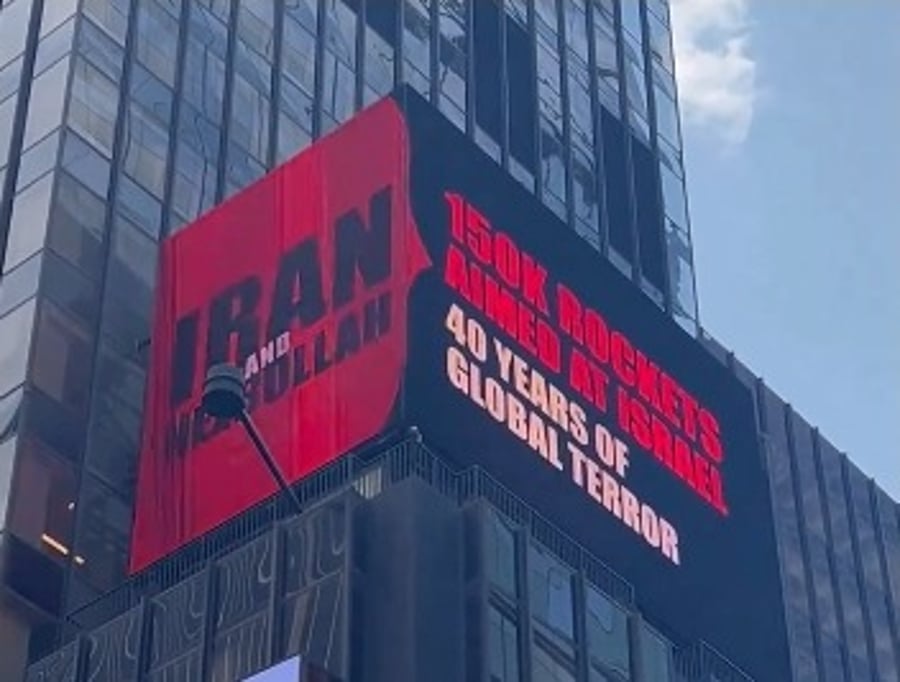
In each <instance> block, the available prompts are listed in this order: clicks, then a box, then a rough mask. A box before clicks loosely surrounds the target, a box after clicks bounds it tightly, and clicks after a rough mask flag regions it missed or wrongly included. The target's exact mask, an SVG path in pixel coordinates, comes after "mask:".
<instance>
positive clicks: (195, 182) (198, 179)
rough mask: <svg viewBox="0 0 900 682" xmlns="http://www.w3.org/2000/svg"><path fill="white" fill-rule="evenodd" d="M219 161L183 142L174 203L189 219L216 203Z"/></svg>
mask: <svg viewBox="0 0 900 682" xmlns="http://www.w3.org/2000/svg"><path fill="white" fill-rule="evenodd" d="M215 193H216V165H215V160H214V158H213V159H205V158H204V157H203V156H201V155H200V154H198V153H197V152H195V151H194V150H193V149H192V148H191V147H190V146H188V145H187V144H184V143H183V142H179V143H178V148H177V151H176V152H175V179H174V182H173V185H172V205H173V206H174V208H175V210H176V211H178V212H179V213H180V214H181V215H182V216H184V217H185V218H187V219H188V220H193V219H194V218H196V217H197V216H198V215H200V214H201V213H203V212H204V211H206V210H207V209H208V208H210V207H211V206H212V205H213V203H214V202H215Z"/></svg>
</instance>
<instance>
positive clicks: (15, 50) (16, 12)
mask: <svg viewBox="0 0 900 682" xmlns="http://www.w3.org/2000/svg"><path fill="white" fill-rule="evenodd" d="M32 5H34V3H33V2H32V1H31V0H18V2H14V3H12V4H11V5H9V4H7V5H6V6H5V7H3V10H2V11H0V66H3V65H5V64H6V63H7V62H8V61H10V60H11V59H12V58H13V57H15V56H17V55H19V54H20V53H21V52H22V50H24V49H25V38H26V37H27V36H28V20H29V18H30V17H31V7H32Z"/></svg>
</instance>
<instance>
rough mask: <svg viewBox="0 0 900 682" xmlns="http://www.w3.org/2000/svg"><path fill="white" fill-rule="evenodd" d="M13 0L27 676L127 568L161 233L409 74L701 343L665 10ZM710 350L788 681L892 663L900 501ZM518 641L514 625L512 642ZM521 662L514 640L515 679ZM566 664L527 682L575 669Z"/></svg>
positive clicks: (5, 403)
mask: <svg viewBox="0 0 900 682" xmlns="http://www.w3.org/2000/svg"><path fill="white" fill-rule="evenodd" d="M0 4H2V9H0V254H2V258H0V262H2V267H0V509H5V510H6V511H5V516H4V517H3V518H4V522H3V525H2V526H0V533H2V542H3V559H2V566H3V573H2V575H3V583H4V591H3V594H4V596H3V600H2V604H3V606H2V611H0V623H2V628H0V631H2V632H3V633H4V641H6V642H9V644H8V645H7V644H4V645H3V646H4V650H7V649H8V650H9V651H10V652H11V653H10V655H8V656H4V661H5V663H6V665H8V666H9V668H10V669H15V666H17V665H18V666H19V667H20V668H21V666H22V665H24V662H25V660H26V658H27V657H28V652H29V650H30V652H31V658H32V659H34V658H39V657H41V656H42V655H43V654H45V653H47V652H48V651H50V650H51V649H52V648H54V647H55V646H56V645H57V644H58V643H59V642H60V641H61V640H60V637H61V636H62V637H66V636H69V635H71V634H72V633H71V632H67V631H66V628H65V627H63V622H64V616H65V615H66V614H71V613H75V612H80V610H81V609H83V607H84V606H85V605H86V604H90V603H93V602H95V600H97V599H98V598H99V597H101V595H103V594H104V593H106V592H108V591H109V590H112V589H114V588H116V587H117V586H118V585H119V584H120V583H121V582H122V581H123V579H124V575H125V564H126V555H127V549H128V544H129V533H130V527H131V518H132V508H133V504H134V486H135V468H136V464H135V460H136V453H137V444H138V438H139V432H140V427H141V414H142V408H143V390H144V388H143V387H144V381H145V374H146V366H147V340H148V338H149V335H150V332H149V327H150V310H151V300H152V295H153V290H154V279H155V273H156V266H155V264H156V259H157V253H158V244H159V241H160V239H161V238H164V237H165V236H166V235H168V234H171V233H172V232H175V231H177V230H178V229H180V228H181V227H182V226H184V225H186V224H188V223H190V222H192V221H193V220H194V219H195V218H197V217H198V216H199V215H200V214H202V213H204V212H205V211H206V210H208V209H209V208H211V207H212V206H214V205H216V204H218V203H220V202H221V201H223V200H224V199H225V198H227V197H229V196H231V195H232V194H234V193H235V192H237V191H238V190H240V189H242V188H243V187H245V186H247V185H248V184H250V183H251V182H253V181H254V180H256V179H258V178H259V177H261V176H262V175H264V174H265V173H266V172H267V171H268V170H271V169H272V168H274V167H275V166H277V165H278V164H280V163H281V162H282V161H284V160H286V159H287V158H289V157H291V156H293V155H294V154H295V153H296V152H297V151H299V150H301V149H303V148H304V147H306V146H307V145H309V144H310V142H311V141H313V140H315V139H317V138H319V137H321V136H322V135H325V134H327V133H328V132H330V131H332V130H333V129H335V128H336V127H337V126H339V125H341V124H342V123H344V122H345V121H347V120H348V119H349V118H351V117H352V116H353V115H354V114H355V112H357V111H359V110H360V109H361V108H363V107H365V106H367V105H368V104H371V103H372V102H374V101H375V100H376V99H378V98H380V97H381V96H383V95H385V94H387V93H388V92H390V91H391V90H392V88H393V87H394V86H395V84H396V83H399V82H404V83H409V84H410V85H412V86H413V87H414V88H415V89H416V90H418V91H419V92H420V93H422V95H423V96H425V97H426V98H427V99H428V100H429V101H430V102H431V103H432V104H433V105H434V106H435V107H436V108H438V109H439V110H440V111H441V112H442V113H443V114H444V115H445V116H446V117H447V118H448V119H449V120H450V121H452V122H453V123H454V125H456V126H457V127H458V128H460V129H461V130H463V131H464V132H465V133H466V135H467V136H468V137H469V138H470V139H471V140H473V142H474V143H475V144H477V145H478V146H479V147H480V148H481V149H482V150H483V151H484V152H485V153H486V154H488V155H489V156H491V157H492V158H493V159H494V160H495V161H496V162H497V163H498V164H500V165H501V166H502V167H503V168H504V169H505V170H507V171H508V172H509V173H510V175H512V176H513V177H515V178H516V179H517V180H518V181H519V182H520V183H521V184H522V185H524V186H525V187H526V188H527V189H528V190H529V191H531V192H533V193H534V194H535V195H536V196H538V197H539V198H540V199H541V200H542V201H543V202H544V204H546V205H547V206H548V207H549V208H550V209H551V210H552V211H553V212H554V213H555V214H556V215H557V216H558V217H559V219H560V220H562V221H563V222H565V223H566V224H568V225H569V226H570V227H571V228H572V229H573V230H575V231H576V232H577V233H578V234H579V235H580V236H581V237H582V238H583V239H584V241H585V243H586V244H588V245H589V246H590V248H594V249H596V251H597V252H598V258H599V257H605V258H607V259H608V260H610V261H611V262H612V263H613V264H614V265H615V266H616V267H617V268H618V269H619V270H620V271H621V272H623V273H624V274H625V275H626V276H627V277H629V278H631V279H632V281H633V282H634V283H635V285H636V287H638V288H640V290H641V291H643V292H644V294H645V295H646V296H648V297H649V298H650V299H651V300H653V301H654V302H655V303H656V304H657V305H658V306H659V307H660V308H662V309H664V310H665V311H666V312H667V313H669V314H670V315H672V317H673V318H674V319H675V320H676V321H678V323H679V324H680V325H681V326H682V327H683V328H684V329H686V330H687V331H688V332H689V333H691V334H695V333H697V312H696V300H695V295H694V277H693V266H692V255H691V243H690V226H689V220H688V215H687V206H686V199H685V193H684V179H683V178H684V173H683V167H682V162H681V148H680V144H681V143H680V132H679V124H678V114H677V105H676V96H675V85H674V63H673V58H672V48H671V37H670V29H669V25H670V24H669V17H668V7H667V4H666V3H665V2H663V1H662V0H647V1H646V2H637V0H635V1H627V0H623V1H622V2H621V3H619V2H615V1H614V0H600V1H595V2H586V1H585V0H561V1H559V2H554V1H553V0H534V1H529V0H505V2H502V3H499V2H464V1H462V0H406V1H404V2H396V3H395V2H390V3H389V2H375V1H374V0H369V1H368V2H365V0H357V1H355V2H343V1H342V0H276V1H274V2H273V1H272V0H255V1H254V0H190V1H188V0H12V1H10V0H4V2H2V3H0ZM701 338H702V337H701ZM704 340H705V342H706V343H707V344H708V345H709V346H710V348H711V350H712V352H713V353H714V354H715V355H717V356H719V357H721V358H723V361H726V360H727V361H728V362H729V363H730V365H731V366H732V367H733V369H734V371H735V372H736V373H737V374H738V376H739V377H740V378H741V379H742V380H743V381H744V382H745V383H746V384H748V385H749V386H751V389H752V390H753V391H754V395H755V396H756V397H757V403H758V410H757V417H758V427H759V431H760V438H761V439H762V442H763V444H764V445H765V452H766V455H767V465H768V467H769V473H770V479H771V484H772V496H773V505H774V510H775V518H776V528H777V535H778V543H779V552H780V554H779V558H780V561H781V565H782V573H783V575H782V579H783V583H784V586H785V587H784V591H785V595H786V605H785V609H786V618H787V621H788V628H789V633H790V637H791V655H792V665H793V668H794V674H795V677H796V679H798V680H807V679H810V680H817V679H828V680H832V679H833V680H842V679H847V680H857V679H866V680H870V679H871V680H892V679H897V675H898V672H897V666H898V659H900V644H898V632H900V556H898V555H900V531H898V509H897V504H896V502H894V501H892V500H890V498H888V497H887V495H885V494H884V492H883V491H881V490H879V489H878V488H877V486H876V485H875V484H874V483H872V482H871V481H869V480H867V479H866V478H865V477H864V476H863V475H862V474H861V473H860V472H859V471H858V469H856V468H855V467H854V466H853V465H852V464H850V463H849V462H848V461H847V460H846V457H844V456H843V455H840V454H839V453H837V452H836V451H835V450H834V448H832V447H831V446H830V445H829V444H828V443H827V441H825V440H824V439H823V438H821V437H820V436H819V434H818V432H817V431H814V430H812V429H811V428H810V427H809V425H808V424H806V423H805V422H804V421H803V420H802V418H800V417H799V416H798V415H796V414H795V413H793V411H791V410H790V409H789V408H788V407H786V406H785V405H784V404H783V403H782V402H781V400H780V399H779V398H778V397H777V396H775V395H774V394H773V393H772V392H771V391H770V390H769V389H767V388H766V387H765V386H764V385H762V384H761V383H760V382H759V381H758V380H757V379H755V378H754V377H753V376H752V375H751V374H750V373H749V372H748V371H747V370H746V369H745V368H743V367H742V366H741V365H740V363H738V362H737V361H736V360H734V359H733V358H731V359H728V356H727V354H726V353H724V352H722V351H721V349H719V348H718V347H717V346H716V344H715V342H713V341H711V340H706V339H704ZM520 523H521V522H520ZM517 532H520V531H517ZM523 542H524V541H523ZM520 544H521V543H520ZM517 551H520V550H517ZM521 551H523V552H524V550H521ZM522 561H523V562H524V561H525V560H524V559H523V560H522ZM526 565H527V564H526V563H520V564H519V570H520V571H525V572H527V570H526V568H523V567H525V566H526ZM567 570H569V571H578V570H581V568H580V567H579V566H569V568H568V569H567ZM523 575H524V573H523ZM273 594H274V593H273ZM523 594H524V593H523ZM614 596H615V595H614ZM626 601H627V600H626ZM498 603H499V602H498ZM625 605H626V606H628V604H625ZM513 606H515V604H513ZM573 608H574V609H576V610H578V609H581V608H582V607H581V606H576V607H573ZM626 611H627V609H626ZM578 612H579V613H581V611H578ZM492 613H493V612H492ZM629 613H631V612H629ZM518 617H519V618H520V620H517V621H515V627H516V628H525V627H526V626H525V623H526V622H528V621H527V619H526V618H525V616H521V615H520V616H518ZM604 617H605V616H604ZM633 617H634V616H631V615H629V616H628V618H626V620H628V621H629V622H631V620H629V619H633ZM491 618H493V615H491ZM582 618H587V616H586V615H584V614H582V615H579V616H577V617H575V621H576V622H580V621H579V619H582ZM491 622H494V621H493V620H492V621H491ZM499 622H500V623H501V626H500V629H501V631H504V629H505V628H506V625H504V624H503V623H504V621H502V620H500V621H499ZM94 625H95V624H91V627H94ZM492 627H493V626H492ZM573 627H574V626H573ZM579 627H580V626H579ZM629 627H631V626H629ZM626 629H628V628H626ZM523 631H527V632H530V630H517V629H513V630H512V631H511V632H512V633H513V635H504V637H510V636H512V637H513V638H514V639H515V638H519V639H516V641H517V642H519V644H521V641H522V640H521V637H522V636H524V635H521V634H519V633H521V632H523ZM573 632H574V631H573ZM585 632H586V631H585ZM629 633H631V634H629V637H639V636H638V635H635V634H634V633H633V632H632V630H629ZM576 634H577V633H576ZM529 636H531V635H529ZM204 641H206V640H204ZM529 641H530V640H529ZM586 641H589V640H584V639H583V637H579V639H578V642H586ZM628 641H630V642H634V641H637V640H636V639H629V640H628ZM71 646H77V645H70V647H71ZM626 646H627V645H626ZM576 648H577V647H576ZM526 651H528V649H527V648H523V647H522V646H518V648H517V649H516V652H515V653H512V654H510V656H512V659H514V660H516V661H521V664H522V666H523V667H522V668H521V669H522V670H527V669H528V667H527V666H528V665H530V664H529V663H528V662H527V660H526V658H527V656H526V654H525V653H523V652H526ZM579 651H580V650H579ZM281 653H284V654H285V655H287V653H289V652H288V651H286V650H285V651H282V652H281ZM570 653H571V654H572V655H571V656H570V657H569V659H566V660H567V661H569V663H572V665H575V663H574V662H576V661H579V660H582V659H583V660H587V656H586V654H584V653H580V654H576V653H575V650H574V649H573V650H572V652H570ZM673 655H674V654H673ZM273 656H274V654H273ZM626 658H628V656H626ZM512 659H511V660H512ZM347 660H350V659H349V658H348V659H347ZM528 660H530V659H528ZM629 660H632V659H631V658H629ZM260 663H263V661H260ZM347 665H349V663H348V664H347ZM504 665H506V664H504ZM510 665H512V663H510ZM578 665H579V666H580V665H581V663H578ZM629 665H630V664H629ZM635 665H637V664H635ZM510 670H511V671H513V670H515V669H512V668H511V669H510ZM573 670H574V669H573ZM587 670H588V667H583V668H577V671H578V672H576V673H570V674H576V675H577V677H576V678H577V679H588V678H586V677H583V676H584V675H587V674H588V672H587ZM629 670H631V668H629V669H628V670H625V671H624V673H625V674H630V673H629ZM338 672H339V673H340V674H342V675H346V674H348V670H347V669H346V667H344V668H341V669H340V670H338ZM620 672H622V671H620ZM546 674H548V675H549V674H550V673H546ZM598 674H599V673H598ZM673 674H674V673H673ZM504 675H505V676H500V677H498V679H516V677H515V675H514V674H513V672H508V673H504ZM552 675H557V673H555V672H554V673H552ZM558 675H559V676H557V677H553V676H551V677H549V678H546V677H534V679H570V678H567V677H566V676H565V673H562V672H560V673H558ZM49 679H57V678H54V677H51V678H49ZM59 679H65V678H59ZM111 679H115V678H111ZM188 679H190V678H188ZM217 679H218V678H217ZM221 679H230V678H221ZM473 679H475V678H473ZM590 679H594V678H590ZM597 679H603V678H601V677H598V678H597ZM612 679H616V678H615V677H613V678H612ZM649 679H657V678H655V677H650V678H649ZM659 679H665V678H659Z"/></svg>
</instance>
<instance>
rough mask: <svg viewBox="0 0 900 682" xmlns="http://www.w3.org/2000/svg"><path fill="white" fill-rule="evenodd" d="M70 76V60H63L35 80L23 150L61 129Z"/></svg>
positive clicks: (30, 98) (29, 101)
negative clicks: (67, 81)
mask: <svg viewBox="0 0 900 682" xmlns="http://www.w3.org/2000/svg"><path fill="white" fill-rule="evenodd" d="M68 76H69V60H68V59H63V60H61V61H58V62H57V63H56V64H55V65H54V66H52V67H51V68H49V69H47V70H46V71H45V72H44V73H42V74H41V75H40V76H38V77H37V78H35V79H34V82H33V83H32V84H31V96H30V97H29V100H28V121H27V123H26V124H25V137H24V139H23V140H22V148H23V149H26V148H28V147H30V146H31V145H32V144H34V143H35V142H37V141H38V140H40V139H41V138H43V137H45V136H46V135H47V134H48V133H50V131H52V130H55V129H56V128H58V127H59V125H60V123H61V122H62V116H63V107H64V105H65V96H66V79H67V78H68Z"/></svg>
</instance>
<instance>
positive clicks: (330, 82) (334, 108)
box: [322, 51, 356, 122]
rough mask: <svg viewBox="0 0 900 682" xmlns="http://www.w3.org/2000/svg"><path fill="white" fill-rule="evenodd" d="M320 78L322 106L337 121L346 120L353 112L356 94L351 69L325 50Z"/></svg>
mask: <svg viewBox="0 0 900 682" xmlns="http://www.w3.org/2000/svg"><path fill="white" fill-rule="evenodd" d="M322 79H323V81H324V85H323V93H322V100H323V101H322V108H323V109H324V110H325V111H326V112H327V113H329V114H331V116H332V117H334V119H335V120H337V121H338V122H343V121H346V120H347V119H348V118H350V116H351V115H352V114H353V108H354V103H355V96H356V93H355V87H356V83H355V77H354V74H353V71H351V70H350V68H348V67H347V66H346V65H345V64H344V63H343V62H342V61H340V60H339V59H338V58H337V57H336V56H335V55H334V54H332V53H331V52H328V51H326V52H325V69H324V72H323V74H322Z"/></svg>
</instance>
